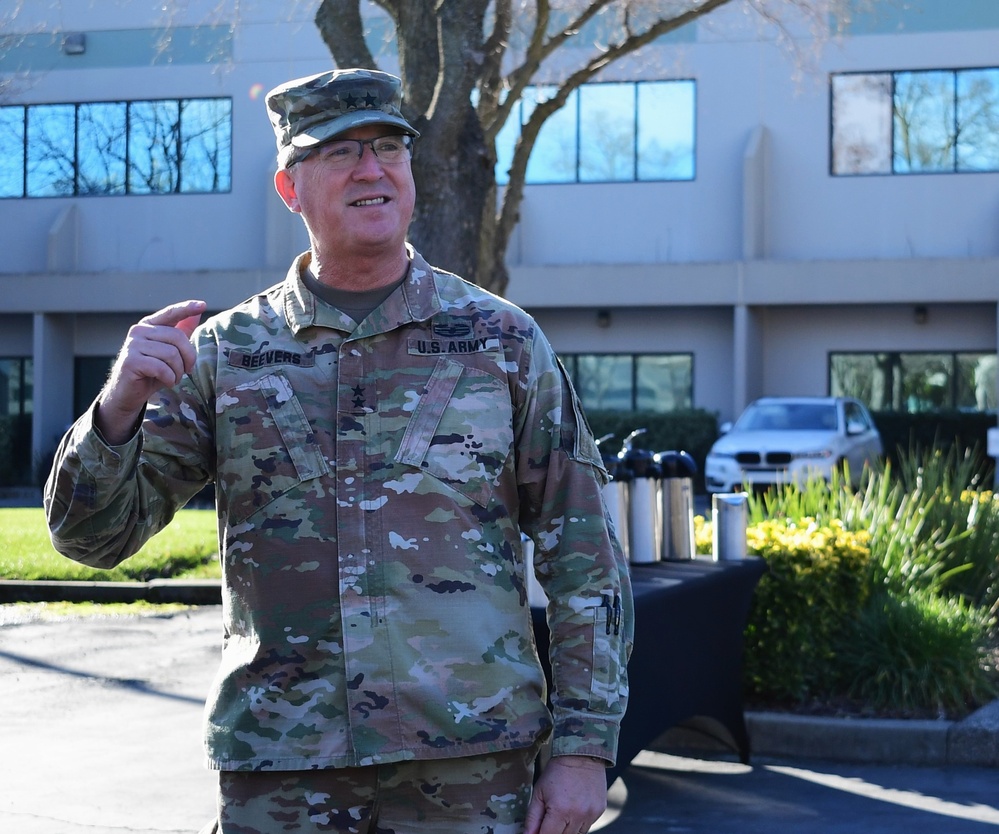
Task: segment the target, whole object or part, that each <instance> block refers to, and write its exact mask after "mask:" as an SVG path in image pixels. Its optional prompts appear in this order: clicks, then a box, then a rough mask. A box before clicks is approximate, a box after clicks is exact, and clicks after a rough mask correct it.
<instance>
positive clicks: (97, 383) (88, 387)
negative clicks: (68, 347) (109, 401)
mask: <svg viewBox="0 0 999 834" xmlns="http://www.w3.org/2000/svg"><path fill="white" fill-rule="evenodd" d="M113 364H114V357H113V356H77V357H76V359H75V360H74V361H73V415H74V416H75V417H79V416H80V415H81V414H83V413H84V412H85V411H86V410H87V409H88V408H90V406H91V405H92V404H93V402H94V400H96V399H97V395H98V394H99V393H100V392H101V388H103V387H104V383H105V382H107V379H108V376H109V375H110V374H111V366H112V365H113Z"/></svg>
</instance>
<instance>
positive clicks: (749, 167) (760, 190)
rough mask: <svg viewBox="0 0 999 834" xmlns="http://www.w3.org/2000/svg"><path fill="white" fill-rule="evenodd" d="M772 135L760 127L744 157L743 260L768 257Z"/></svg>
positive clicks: (752, 137)
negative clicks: (768, 177)
mask: <svg viewBox="0 0 999 834" xmlns="http://www.w3.org/2000/svg"><path fill="white" fill-rule="evenodd" d="M769 145H770V142H769V134H768V132H767V129H766V128H765V127H763V126H762V125H760V126H759V127H757V128H756V129H755V130H754V131H753V132H752V133H751V134H750V136H749V141H748V142H747V143H746V151H745V153H744V154H743V155H742V257H743V259H744V260H747V261H755V260H759V259H762V258H766V257H767V256H768V255H769V248H770V247H769V242H768V240H767V165H768V158H769V153H768V149H769Z"/></svg>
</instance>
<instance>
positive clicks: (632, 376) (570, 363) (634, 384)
mask: <svg viewBox="0 0 999 834" xmlns="http://www.w3.org/2000/svg"><path fill="white" fill-rule="evenodd" d="M581 357H587V358H589V357H594V358H596V357H613V358H617V359H621V358H627V359H628V360H629V361H630V368H629V371H628V379H629V386H630V391H629V398H630V400H631V403H630V407H629V408H627V409H620V408H613V407H606V406H605V407H599V406H595V405H593V404H592V403H588V402H587V401H586V394H585V391H584V390H583V389H582V387H581V386H580V377H579V359H580V358H581ZM649 357H671V358H678V359H686V360H687V369H688V378H689V382H688V386H687V390H686V391H685V392H684V397H683V399H684V400H685V404H684V405H681V406H679V407H676V408H670V409H649V408H643V409H639V408H638V402H639V399H640V392H639V386H638V382H639V373H638V369H639V362H640V360H641V359H644V358H649ZM559 359H560V360H561V362H562V364H563V366H564V367H565V369H566V373H568V374H569V379H570V380H571V381H572V385H573V387H574V388H575V389H576V394H577V396H578V397H579V399H580V402H581V403H582V405H583V408H584V410H587V411H622V410H623V411H639V410H641V411H655V412H656V413H662V414H670V413H673V412H675V411H686V410H689V409H692V408H694V372H695V354H694V352H693V351H664V352H661V353H630V352H626V351H612V352H605V353H588V352H587V353H584V352H572V353H569V352H565V353H563V352H559Z"/></svg>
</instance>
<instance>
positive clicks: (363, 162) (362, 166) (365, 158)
mask: <svg viewBox="0 0 999 834" xmlns="http://www.w3.org/2000/svg"><path fill="white" fill-rule="evenodd" d="M359 171H360V172H362V174H365V175H370V172H371V171H375V172H377V174H378V175H379V176H380V175H381V173H382V163H381V160H380V159H379V158H378V157H377V156H376V155H375V149H374V148H373V147H371V145H370V144H362V145H361V158H360V159H358V160H357V164H356V165H355V166H354V173H355V174H357V173H358V172H359Z"/></svg>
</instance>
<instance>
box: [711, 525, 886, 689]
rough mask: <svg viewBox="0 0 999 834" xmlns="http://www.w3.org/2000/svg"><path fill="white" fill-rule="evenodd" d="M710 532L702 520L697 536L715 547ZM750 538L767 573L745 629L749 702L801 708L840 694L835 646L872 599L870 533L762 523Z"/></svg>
mask: <svg viewBox="0 0 999 834" xmlns="http://www.w3.org/2000/svg"><path fill="white" fill-rule="evenodd" d="M710 527H711V525H710V523H708V522H704V523H703V524H702V525H701V529H700V531H699V532H698V530H697V528H696V527H695V534H696V535H699V536H701V537H702V538H706V539H707V541H708V542H710V532H711V531H710ZM746 537H747V549H748V551H749V553H750V554H752V555H757V556H760V557H762V558H763V559H765V560H766V562H767V568H768V570H767V573H766V574H764V576H763V578H762V579H761V580H760V584H759V586H758V587H757V589H756V594H755V595H754V597H753V605H752V608H751V610H750V615H749V623H748V626H747V629H746V655H745V681H746V686H747V690H748V695H749V697H750V699H751V700H752V699H755V700H760V701H765V702H770V703H773V702H778V703H780V702H785V703H786V702H792V703H796V702H801V701H804V700H806V699H807V698H810V697H821V696H825V695H828V694H830V693H832V692H834V691H835V690H836V689H837V688H838V683H839V682H838V681H837V671H836V669H837V664H836V662H835V656H836V645H837V641H838V640H839V639H840V637H841V635H842V634H843V633H844V631H845V630H846V629H847V628H848V626H849V625H850V623H851V622H853V621H854V620H855V619H856V618H857V617H858V615H859V614H860V611H861V610H862V609H863V607H864V604H865V602H866V600H867V597H868V595H869V593H870V585H869V582H868V579H869V566H870V550H869V548H868V536H867V533H866V532H853V531H849V530H846V529H845V528H844V527H843V525H842V523H840V522H839V521H836V520H832V521H828V522H825V523H818V522H816V521H815V520H814V519H810V518H803V519H799V520H797V521H791V520H786V519H784V520H767V521H763V522H760V523H758V524H754V525H752V526H751V527H749V528H748V529H747V531H746ZM699 541H700V540H699ZM708 547H709V549H710V544H709V546H708ZM699 548H700V544H698V549H699Z"/></svg>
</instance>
